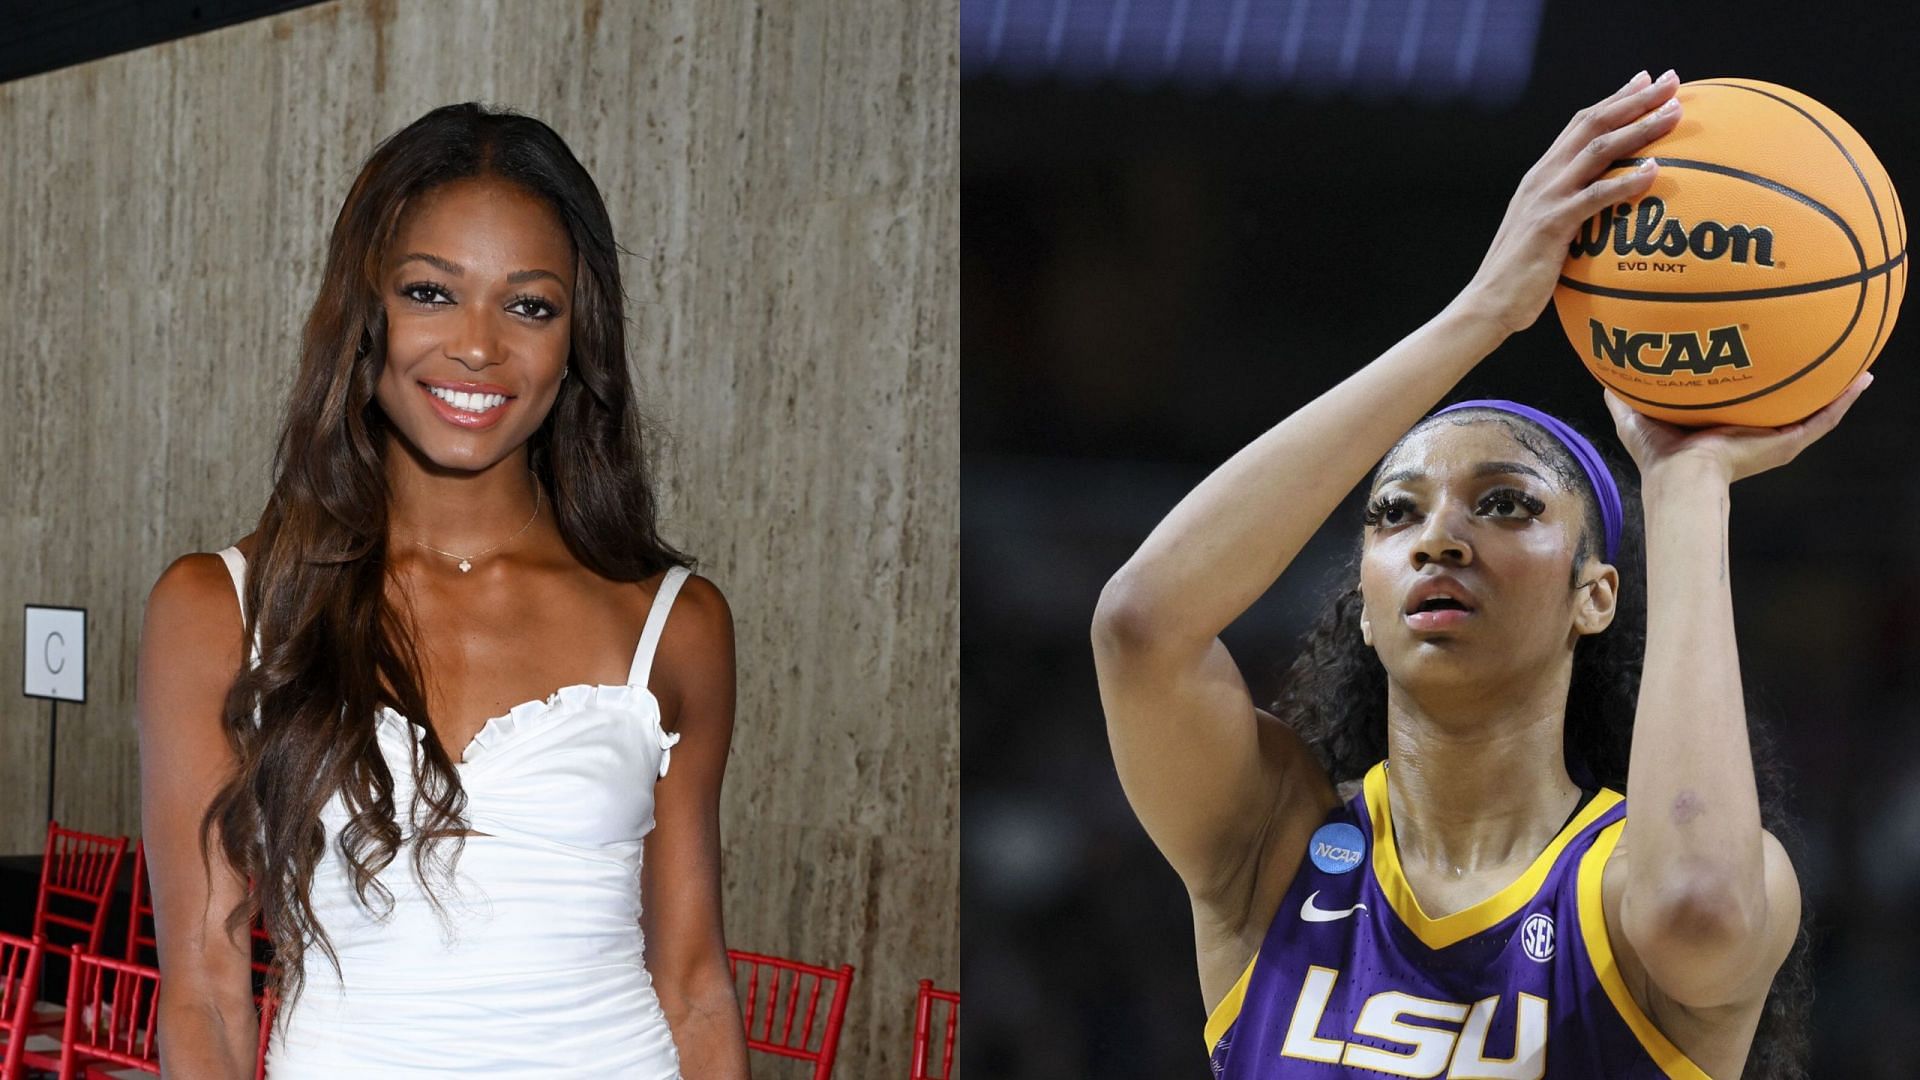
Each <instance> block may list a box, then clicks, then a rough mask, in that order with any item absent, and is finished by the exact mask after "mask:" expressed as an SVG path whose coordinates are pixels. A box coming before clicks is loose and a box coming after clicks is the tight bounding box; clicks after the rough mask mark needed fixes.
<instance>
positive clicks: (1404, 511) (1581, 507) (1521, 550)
mask: <svg viewBox="0 0 1920 1080" xmlns="http://www.w3.org/2000/svg"><path fill="white" fill-rule="evenodd" d="M1528 441H1536V440H1532V439H1529V440H1528ZM1586 504H1587V496H1586V493H1585V490H1584V488H1583V487H1582V486H1580V482H1579V481H1575V482H1573V483H1569V482H1568V481H1567V479H1566V478H1564V477H1563V476H1562V475H1560V472H1559V471H1558V470H1556V468H1555V465H1554V463H1552V462H1550V461H1548V460H1547V459H1546V458H1545V457H1543V455H1542V454H1540V453H1537V452H1536V451H1535V450H1533V449H1530V448H1529V447H1528V446H1527V445H1525V443H1523V442H1522V441H1521V440H1520V439H1519V438H1516V437H1515V434H1514V432H1513V431H1512V429H1510V428H1509V427H1508V426H1507V424H1506V423H1504V422H1502V421H1499V420H1493V419H1489V418H1484V417H1482V418H1477V419H1467V418H1465V417H1460V418H1455V417H1448V418H1445V419H1442V420H1439V421H1436V422H1434V423H1431V424H1428V425H1426V426H1424V427H1420V428H1417V429H1415V431H1414V432H1413V433H1412V434H1410V435H1409V436H1407V438H1406V439H1405V440H1404V441H1402V442H1401V444H1400V445H1399V446H1398V447H1396V448H1395V449H1394V451H1393V452H1392V453H1390V454H1389V455H1388V457H1387V459H1386V460H1385V461H1383V462H1382V463H1381V466H1380V469H1379V472H1378V477H1377V479H1376V481H1375V484H1374V488H1373V490H1372V492H1371V493H1370V494H1369V499H1368V513H1367V518H1368V524H1367V526H1366V533H1365V537H1364V540H1363V545H1362V555H1361V561H1360V589H1361V593H1362V597H1363V599H1364V614H1363V616H1362V619H1361V629H1362V634H1363V635H1364V636H1365V638H1366V640H1367V643H1368V644H1369V645H1372V646H1373V647H1374V650H1375V651H1376V652H1377V653H1378V654H1379V657H1380V661H1381V663H1382V664H1383V665H1384V666H1385V667H1386V669H1387V672H1388V674H1389V676H1390V677H1391V678H1392V679H1393V680H1394V681H1396V682H1399V683H1400V684H1401V685H1402V686H1404V687H1407V688H1411V689H1418V688H1422V687H1434V688H1440V687H1475V686H1491V685H1496V684H1500V683H1502V682H1503V681H1504V680H1506V679H1516V680H1526V681H1530V682H1531V681H1537V680H1538V679H1539V678H1540V677H1541V676H1542V675H1543V674H1545V673H1548V672H1564V671H1566V670H1568V669H1569V668H1570V665H1571V663H1572V652H1573V643H1574V642H1575V641H1576V640H1577V639H1578V637H1579V636H1580V635H1582V634H1587V633H1597V632H1599V631H1600V630H1603V629H1605V628H1606V626H1607V624H1608V623H1609V622H1611V620H1612V615H1613V607H1614V599H1615V588H1616V586H1617V583H1618V575H1617V573H1616V572H1615V571H1614V570H1613V569H1612V568H1611V567H1608V566H1606V565H1605V564H1603V563H1602V562H1601V561H1600V560H1599V558H1598V556H1597V555H1594V554H1588V555H1585V556H1583V562H1582V565H1580V566H1579V567H1577V568H1576V567H1574V566H1573V561H1574V557H1575V553H1576V549H1577V548H1578V547H1579V546H1581V543H1580V542H1581V538H1582V535H1583V532H1584V530H1586V529H1587V527H1588V525H1587V521H1586V518H1587V510H1586ZM1586 546H1587V547H1588V549H1589V550H1590V551H1591V550H1592V549H1593V547H1594V545H1593V544H1592V543H1591V542H1589V543H1588V544H1587V545H1586ZM1570 569H1572V570H1575V571H1576V572H1575V574H1574V577H1573V578H1572V579H1571V580H1572V582H1578V583H1581V585H1580V587H1577V588H1576V587H1571V584H1570V579H1569V571H1570ZM1589 582H1591V584H1586V583H1589Z"/></svg>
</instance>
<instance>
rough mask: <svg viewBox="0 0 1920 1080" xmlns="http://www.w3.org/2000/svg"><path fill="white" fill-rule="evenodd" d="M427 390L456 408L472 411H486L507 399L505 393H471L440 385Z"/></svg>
mask: <svg viewBox="0 0 1920 1080" xmlns="http://www.w3.org/2000/svg"><path fill="white" fill-rule="evenodd" d="M427 392H428V393H430V394H432V395H433V396H434V397H437V398H439V399H440V400H441V401H444V402H446V403H447V404H449V405H451V406H453V407H454V408H456V409H459V410H461V411H463V412H470V413H483V412H486V411H487V410H488V409H492V408H495V407H497V406H500V405H503V404H505V403H506V400H507V396H506V395H505V394H469V393H467V392H465V391H463V390H442V389H441V388H440V387H438V386H429V387H427Z"/></svg>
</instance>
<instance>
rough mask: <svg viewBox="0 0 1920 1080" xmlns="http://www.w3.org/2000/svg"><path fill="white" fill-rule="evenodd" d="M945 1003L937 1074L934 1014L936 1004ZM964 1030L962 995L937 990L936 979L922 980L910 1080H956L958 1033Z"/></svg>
mask: <svg viewBox="0 0 1920 1080" xmlns="http://www.w3.org/2000/svg"><path fill="white" fill-rule="evenodd" d="M936 1002H940V1003H944V1004H945V1006H946V1008H945V1009H944V1010H943V1011H944V1012H945V1013H946V1014H947V1018H946V1022H945V1023H944V1024H942V1025H941V1028H942V1030H943V1031H944V1032H945V1034H944V1035H943V1036H941V1039H940V1042H939V1046H940V1053H939V1055H938V1056H939V1058H940V1071H939V1072H934V1071H933V1063H932V1058H933V1056H934V1055H933V1053H932V1050H933V1041H932V1034H933V1014H934V1011H935V1008H934V1006H935V1003H936ZM959 1027H960V991H958V990H936V989H934V987H933V980H932V979H921V980H920V995H919V1000H917V1001H916V1002H915V1003H914V1007H913V1073H912V1075H911V1076H909V1077H908V1080H953V1051H954V1048H955V1046H957V1045H958V1043H959V1040H958V1039H956V1038H955V1037H954V1036H955V1032H956V1031H958V1030H959Z"/></svg>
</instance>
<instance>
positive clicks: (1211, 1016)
mask: <svg viewBox="0 0 1920 1080" xmlns="http://www.w3.org/2000/svg"><path fill="white" fill-rule="evenodd" d="M1259 962H1260V950H1258V949H1255V950H1254V951H1253V959H1252V960H1249V961H1247V970H1245V971H1243V972H1241V973H1240V978H1239V979H1237V980H1235V982H1234V984H1233V987H1232V988H1231V989H1229V990H1228V991H1227V996H1226V997H1223V998H1221V999H1220V1004H1218V1005H1215V1006H1214V1007H1213V1011H1212V1012H1210V1013H1208V1014H1207V1053H1208V1055H1209V1056H1211V1055H1212V1053H1213V1052H1214V1050H1216V1049H1217V1048H1218V1047H1219V1046H1220V1039H1221V1037H1222V1036H1224V1035H1225V1034H1226V1033H1227V1029H1228V1028H1230V1027H1232V1026H1233V1022H1234V1021H1235V1020H1238V1019H1239V1018H1240V1006H1241V1004H1242V1003H1243V1002H1245V1001H1246V1000H1247V984H1248V983H1249V982H1252V981H1253V965H1255V964H1257V963H1259Z"/></svg>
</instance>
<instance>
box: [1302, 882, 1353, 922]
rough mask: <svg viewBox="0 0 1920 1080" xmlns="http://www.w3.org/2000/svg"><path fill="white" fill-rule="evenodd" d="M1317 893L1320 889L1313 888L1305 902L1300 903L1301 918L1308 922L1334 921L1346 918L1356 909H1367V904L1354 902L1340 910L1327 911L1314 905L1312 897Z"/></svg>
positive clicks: (1317, 894)
mask: <svg viewBox="0 0 1920 1080" xmlns="http://www.w3.org/2000/svg"><path fill="white" fill-rule="evenodd" d="M1319 895H1320V890H1318V889H1315V890H1314V891H1313V896H1309V897H1307V902H1306V903H1304V904H1301V905H1300V917H1301V918H1303V919H1305V920H1307V921H1308V922H1336V921H1338V920H1340V919H1344V918H1346V917H1347V916H1349V915H1351V914H1353V913H1354V912H1356V911H1365V910H1367V905H1365V904H1355V905H1353V906H1352V907H1350V908H1345V909H1343V910H1340V911H1328V910H1327V909H1326V908H1323V907H1314V906H1313V897H1314V896H1319Z"/></svg>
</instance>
